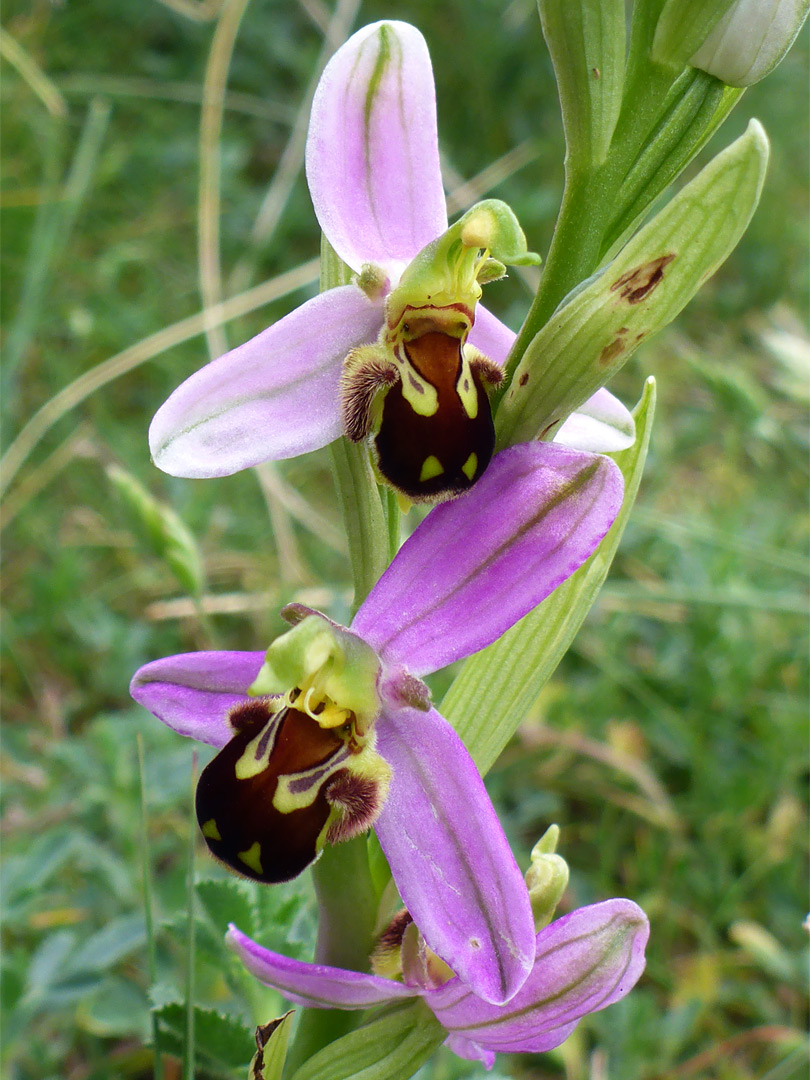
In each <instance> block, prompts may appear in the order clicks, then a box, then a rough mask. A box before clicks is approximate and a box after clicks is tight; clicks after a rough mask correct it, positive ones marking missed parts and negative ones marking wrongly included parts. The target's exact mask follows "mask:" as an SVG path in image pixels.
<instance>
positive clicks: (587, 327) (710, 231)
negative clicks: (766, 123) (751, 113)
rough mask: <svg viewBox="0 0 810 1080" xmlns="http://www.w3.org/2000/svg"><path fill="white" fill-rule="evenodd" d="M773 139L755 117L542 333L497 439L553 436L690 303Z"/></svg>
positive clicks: (742, 222)
mask: <svg viewBox="0 0 810 1080" xmlns="http://www.w3.org/2000/svg"><path fill="white" fill-rule="evenodd" d="M767 161H768V141H767V138H766V136H765V132H764V131H763V130H762V127H761V125H760V124H759V123H758V122H757V121H756V120H752V121H751V122H750V124H749V125H748V129H747V130H746V132H745V134H744V135H742V136H741V137H740V138H739V139H737V140H736V141H735V142H733V143H732V144H731V146H729V147H727V148H726V149H725V150H724V151H722V153H720V154H718V155H717V157H715V158H714V159H713V160H712V161H710V162H709V164H708V165H707V166H706V167H705V168H704V169H703V170H702V171H701V172H700V173H699V174H698V175H697V176H696V177H695V179H694V180H692V181H691V183H689V184H687V185H686V187H685V188H683V190H682V191H680V192H679V193H678V194H677V195H676V196H675V198H674V199H672V201H671V202H670V203H669V204H668V205H667V206H665V207H664V209H663V210H661V211H660V212H659V213H658V214H657V215H656V216H655V217H654V218H653V220H652V221H650V222H649V223H648V224H647V225H645V226H644V228H643V229H642V230H641V231H640V232H639V233H638V234H637V235H636V236H635V237H634V238H633V239H632V240H631V241H630V242H629V243H628V244H627V245H626V247H624V249H623V250H622V251H621V253H620V254H619V255H618V256H617V257H616V258H615V259H614V260H613V262H612V263H610V264H609V265H608V266H607V267H605V268H604V269H603V270H602V271H600V272H599V273H598V274H597V275H595V276H594V277H593V278H591V279H590V280H589V281H588V282H585V283H584V284H583V285H582V286H580V288H579V291H577V290H575V291H574V292H573V293H572V294H570V296H569V298H568V299H567V300H566V301H564V302H563V304H562V305H561V306H560V307H559V308H558V309H557V311H556V312H555V313H554V315H553V316H552V317H551V318H550V319H549V321H548V322H547V323H546V325H545V326H544V327H543V328H542V329H541V330H540V332H539V333H538V334H536V335H535V337H534V338H533V340H532V341H531V342H530V343H529V346H528V348H527V349H526V352H525V354H524V356H523V359H522V360H521V362H520V364H519V365H518V367H517V369H516V371H515V376H514V378H513V380H512V383H511V386H510V388H509V391H508V393H507V394H506V396H505V397H504V399H503V401H502V402H501V406H500V408H499V410H498V414H497V421H496V427H497V431H498V445H499V446H501V447H503V446H508V445H510V444H512V443H517V442H523V441H526V440H530V439H534V438H537V435H538V432H541V433H542V434H543V436H550V435H551V434H553V432H554V430H556V428H557V427H558V426H559V424H560V423H561V422H562V421H563V420H564V419H565V417H567V416H568V415H569V414H570V413H572V412H573V411H574V410H575V409H576V408H577V407H578V406H579V405H581V404H582V403H583V402H584V401H586V400H587V399H588V398H589V397H590V396H591V395H592V394H593V393H594V392H595V391H596V390H598V389H599V387H601V386H604V384H605V383H606V382H607V381H608V380H609V379H610V378H611V377H612V376H613V375H614V374H615V372H616V371H618V370H619V368H621V367H622V365H623V364H624V363H625V362H626V360H627V359H628V357H630V356H632V354H633V353H634V352H635V350H636V348H637V347H638V345H639V343H640V342H641V341H643V340H645V339H646V338H648V337H649V336H650V335H651V334H654V333H656V332H657V331H658V330H660V329H661V328H662V327H664V326H666V325H667V323H669V322H671V321H672V320H673V319H674V318H675V316H676V315H677V314H678V313H679V312H680V311H681V310H682V309H683V308H684V307H685V306H686V304H687V303H688V302H689V301H690V300H691V299H692V297H693V296H694V294H695V293H696V292H697V290H698V289H699V288H700V286H701V285H702V284H703V282H704V281H705V280H706V279H707V278H708V277H710V276H711V275H712V274H713V273H714V272H715V270H717V268H718V267H719V266H720V265H721V264H722V263H723V261H724V260H725V259H726V258H727V256H728V255H729V253H730V252H731V251H733V249H734V247H735V246H736V244H737V242H738V240H739V239H740V237H741V236H742V234H743V233H744V232H745V229H746V227H747V225H748V223H749V221H750V220H751V217H752V215H753V213H754V210H755V209H756V206H757V203H758V201H759V196H760V193H761V191H762V184H763V181H764V177H765V168H766V165H767Z"/></svg>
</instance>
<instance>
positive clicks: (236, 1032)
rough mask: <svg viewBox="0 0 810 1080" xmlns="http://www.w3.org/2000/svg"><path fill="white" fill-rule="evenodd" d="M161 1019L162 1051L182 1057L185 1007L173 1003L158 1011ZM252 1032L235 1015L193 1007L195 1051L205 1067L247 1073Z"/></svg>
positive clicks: (221, 1073)
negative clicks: (245, 1071)
mask: <svg viewBox="0 0 810 1080" xmlns="http://www.w3.org/2000/svg"><path fill="white" fill-rule="evenodd" d="M156 1015H157V1017H158V1019H159V1020H160V1044H161V1045H160V1048H161V1050H163V1051H165V1052H167V1053H171V1054H176V1055H177V1056H178V1057H182V1054H183V1049H184V1047H185V1035H186V1007H185V1004H180V1003H179V1002H172V1003H170V1004H168V1005H163V1006H162V1007H161V1008H159V1009H157V1010H156ZM255 1045H256V1043H255V1038H254V1034H253V1031H252V1030H251V1029H250V1028H249V1027H248V1026H247V1024H244V1023H243V1022H242V1021H241V1020H239V1019H237V1018H236V1017H235V1016H230V1015H226V1014H224V1013H220V1012H217V1011H216V1010H215V1009H202V1008H200V1007H199V1006H195V1008H194V1052H195V1054H196V1055H197V1057H198V1058H199V1059H200V1060H201V1061H202V1062H204V1063H205V1066H206V1068H208V1069H209V1070H211V1071H213V1072H215V1073H216V1075H219V1076H227V1077H228V1080H230V1077H231V1070H237V1069H238V1070H246V1069H247V1065H248V1062H249V1061H250V1055H251V1052H252V1050H253V1047H254V1046H255Z"/></svg>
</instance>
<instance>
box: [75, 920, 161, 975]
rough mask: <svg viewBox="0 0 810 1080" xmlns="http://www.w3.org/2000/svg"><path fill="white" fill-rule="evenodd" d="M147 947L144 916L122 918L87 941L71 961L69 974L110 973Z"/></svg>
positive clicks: (113, 921)
mask: <svg viewBox="0 0 810 1080" xmlns="http://www.w3.org/2000/svg"><path fill="white" fill-rule="evenodd" d="M145 944H146V928H145V925H144V919H143V915H121V916H119V917H118V918H117V919H113V920H112V922H109V923H107V925H106V926H105V927H103V929H101V930H98V931H97V932H96V933H95V934H93V935H92V936H91V937H89V938H88V939H87V941H85V942H84V944H83V945H82V946H81V947H80V948H79V949H78V950H77V951H76V952H75V953H74V954H73V956H72V957H71V958H70V963H69V965H68V966H69V969H70V973H71V974H73V973H74V972H79V971H107V970H108V969H109V968H111V967H112V966H113V965H114V964H117V963H118V961H119V960H122V959H123V958H124V957H125V956H127V955H128V954H129V953H131V952H134V950H135V949H142V947H143V946H144V945H145Z"/></svg>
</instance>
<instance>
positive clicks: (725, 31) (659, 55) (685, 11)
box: [652, 0, 810, 86]
mask: <svg viewBox="0 0 810 1080" xmlns="http://www.w3.org/2000/svg"><path fill="white" fill-rule="evenodd" d="M808 10H810V0H667V2H666V3H665V4H664V7H663V8H662V10H661V15H660V16H659V19H658V23H657V25H656V29H655V38H654V40H653V48H652V53H653V58H654V59H655V60H657V61H658V62H659V63H664V64H671V65H673V66H675V67H681V66H683V65H685V64H687V63H688V64H691V65H692V67H696V68H700V69H701V70H703V71H706V72H708V74H709V75H714V76H715V78H717V79H720V80H722V81H723V82H724V83H726V84H727V85H728V86H750V85H751V84H752V83H755V82H759V80H760V79H764V78H765V76H766V75H768V74H769V73H770V72H771V71H773V69H774V68H775V67H776V65H777V64H779V63H780V62H781V61H782V59H783V58H784V56H785V53H786V52H787V51H788V49H789V48H790V46H791V45H792V44H793V41H794V39H795V37H796V35H797V34H798V32H799V30H800V29H801V26H802V23H803V22H804V20H805V19H806V18H807V13H808Z"/></svg>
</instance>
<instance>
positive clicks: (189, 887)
mask: <svg viewBox="0 0 810 1080" xmlns="http://www.w3.org/2000/svg"><path fill="white" fill-rule="evenodd" d="M196 787H197V751H196V750H195V751H194V754H193V756H192V759H191V816H190V819H189V834H188V835H189V839H188V871H187V873H188V879H187V884H186V907H187V909H188V928H187V932H186V1037H185V1039H184V1042H183V1080H194V1076H195V1068H194V1057H195V1054H194V949H195V940H194V939H195V930H196V928H197V927H196V923H195V916H194V846H195V842H196V839H197V816H196V814H195V812H194V792H195V790H196Z"/></svg>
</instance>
